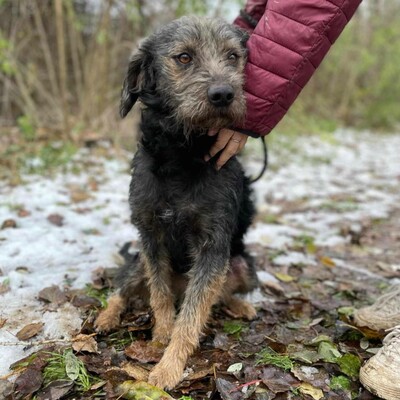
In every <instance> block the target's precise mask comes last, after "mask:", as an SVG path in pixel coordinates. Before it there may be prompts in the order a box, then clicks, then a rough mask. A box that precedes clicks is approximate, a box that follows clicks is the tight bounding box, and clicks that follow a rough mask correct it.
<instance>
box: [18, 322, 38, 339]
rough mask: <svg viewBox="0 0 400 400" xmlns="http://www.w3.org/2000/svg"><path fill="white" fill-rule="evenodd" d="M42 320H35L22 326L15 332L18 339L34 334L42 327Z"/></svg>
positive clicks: (30, 336)
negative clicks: (35, 321)
mask: <svg viewBox="0 0 400 400" xmlns="http://www.w3.org/2000/svg"><path fill="white" fill-rule="evenodd" d="M43 326H44V324H43V323H42V322H37V323H33V324H29V325H26V326H24V327H23V328H22V329H21V330H20V331H19V332H18V333H17V334H16V336H17V338H18V340H28V339H30V338H33V337H34V336H36V335H37V334H38V333H39V332H40V331H41V330H42V328H43Z"/></svg>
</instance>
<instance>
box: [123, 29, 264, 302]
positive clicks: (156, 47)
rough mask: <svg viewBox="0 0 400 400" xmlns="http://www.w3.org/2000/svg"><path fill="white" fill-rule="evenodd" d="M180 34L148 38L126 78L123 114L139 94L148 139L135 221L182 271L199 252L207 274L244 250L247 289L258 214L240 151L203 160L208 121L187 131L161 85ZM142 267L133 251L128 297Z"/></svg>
mask: <svg viewBox="0 0 400 400" xmlns="http://www.w3.org/2000/svg"><path fill="white" fill-rule="evenodd" d="M227 26H228V24H224V29H225V30H226V31H227V32H228V33H227V34H229V35H231V36H232V37H233V38H234V37H239V39H240V40H241V42H242V45H243V46H244V44H245V39H246V36H245V34H244V33H243V32H241V31H239V30H238V29H237V28H234V27H229V28H227ZM175 32H176V26H174V25H173V24H172V25H171V26H170V27H169V28H168V29H167V30H164V31H163V32H162V34H158V35H157V36H155V37H153V38H152V37H150V39H147V41H146V42H145V43H143V45H142V46H141V50H140V51H139V53H137V54H135V55H134V56H133V58H132V61H131V63H130V66H129V70H128V74H127V77H126V79H125V83H124V89H123V94H122V101H121V115H122V116H125V115H126V114H127V113H128V112H129V110H130V109H131V107H132V106H133V105H134V103H135V102H136V100H138V99H140V100H141V101H142V103H143V104H144V105H145V109H144V110H143V111H142V122H141V130H142V137H141V140H140V144H139V146H138V151H137V153H136V155H135V157H134V160H133V163H132V169H133V173H132V181H131V185H130V193H129V203H130V207H131V212H132V215H131V220H132V223H133V224H134V225H135V226H136V227H137V228H138V230H139V232H140V237H141V241H142V245H143V249H144V251H145V252H146V254H147V256H148V257H150V259H152V261H154V265H157V261H158V260H159V259H160V257H162V255H161V250H163V249H165V250H166V253H167V257H168V258H169V260H170V263H171V266H172V268H173V271H174V272H175V273H178V274H185V273H187V272H188V271H190V270H191V268H192V266H193V263H194V258H196V257H198V255H199V254H201V255H202V260H203V262H202V266H201V271H196V273H201V274H203V275H204V277H205V278H204V279H208V278H211V277H212V276H214V275H215V274H218V273H219V271H218V269H219V268H222V267H223V266H224V263H226V261H227V260H229V259H232V258H233V257H235V256H242V257H243V258H244V259H245V260H246V262H247V267H248V271H247V273H248V280H247V284H246V285H244V286H243V287H242V288H241V289H238V291H240V292H246V291H249V290H252V289H253V288H254V287H255V285H256V284H257V277H256V273H255V269H254V265H253V260H252V258H251V257H250V255H249V254H247V253H246V251H245V246H244V243H243V236H244V234H245V233H246V231H247V229H248V227H249V225H250V224H251V221H252V218H253V215H254V212H255V209H254V205H253V203H252V201H251V190H250V186H249V180H248V178H247V177H246V176H245V175H244V172H243V169H242V166H241V164H240V163H239V161H238V160H237V158H236V157H232V158H231V159H230V160H229V161H228V162H227V163H226V164H225V166H224V167H223V168H222V169H221V170H219V171H217V170H216V168H215V160H216V159H217V157H218V155H217V156H215V157H214V159H211V160H210V161H209V162H205V161H204V156H205V155H206V154H207V153H208V151H209V149H210V147H211V145H212V144H213V143H214V141H215V140H216V137H215V136H208V135H207V134H206V131H207V129H208V127H197V128H195V129H192V130H191V131H190V134H189V135H188V133H187V130H186V128H185V126H184V124H182V123H180V121H177V120H176V119H174V118H173V115H174V114H173V110H171V96H173V93H172V94H171V93H166V92H165V91H164V89H163V88H162V87H160V86H159V82H158V77H159V74H160V72H159V69H160V67H159V66H158V63H160V62H161V61H160V54H162V53H163V51H164V50H163V49H164V47H165V46H166V45H167V43H170V42H171V41H173V40H176V38H175V36H174V34H175ZM128 258H129V257H128ZM129 269H130V271H129ZM132 269H134V270H137V271H138V272H137V274H135V272H134V271H133V270H132ZM142 273H143V268H142V267H141V266H139V265H138V259H137V258H136V257H133V258H132V257H131V258H130V262H129V260H128V263H127V265H126V266H125V267H124V269H123V270H122V271H121V273H120V278H119V281H120V283H121V286H122V289H123V290H122V292H121V293H122V294H123V296H127V297H128V296H129V294H130V293H131V294H132V291H131V290H130V289H132V288H130V287H129V285H130V284H131V283H133V281H134V279H130V278H129V275H131V276H133V275H134V276H135V277H137V275H138V274H142ZM135 282H136V283H137V282H138V281H135ZM139 286H140V284H139Z"/></svg>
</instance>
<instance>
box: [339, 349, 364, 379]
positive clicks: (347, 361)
mask: <svg viewBox="0 0 400 400" xmlns="http://www.w3.org/2000/svg"><path fill="white" fill-rule="evenodd" d="M337 363H338V365H339V367H340V370H341V371H342V372H343V373H344V374H346V375H347V376H349V377H350V378H358V375H359V371H360V368H361V361H360V359H359V358H358V357H357V356H356V355H354V354H349V353H348V354H345V355H343V356H342V357H340V358H339V359H338V360H337Z"/></svg>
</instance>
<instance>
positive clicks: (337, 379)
mask: <svg viewBox="0 0 400 400" xmlns="http://www.w3.org/2000/svg"><path fill="white" fill-rule="evenodd" d="M329 386H330V388H331V389H332V390H350V389H351V381H350V379H349V378H347V377H345V376H343V375H340V376H333V377H332V379H331V383H330V385H329Z"/></svg>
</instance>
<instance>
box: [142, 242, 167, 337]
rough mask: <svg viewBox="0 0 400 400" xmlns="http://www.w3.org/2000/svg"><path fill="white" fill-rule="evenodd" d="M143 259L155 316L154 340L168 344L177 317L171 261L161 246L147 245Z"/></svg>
mask: <svg viewBox="0 0 400 400" xmlns="http://www.w3.org/2000/svg"><path fill="white" fill-rule="evenodd" d="M142 260H143V264H144V267H145V272H146V275H147V278H148V282H149V289H150V306H151V308H152V310H153V314H154V318H155V323H154V327H153V331H152V335H153V341H154V342H160V343H163V344H168V342H169V338H170V336H171V333H172V329H173V326H174V319H175V297H174V294H173V291H172V285H171V266H170V262H169V259H168V257H167V255H166V252H165V251H163V250H162V247H161V246H151V247H150V246H147V247H145V249H144V254H143V255H142Z"/></svg>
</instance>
